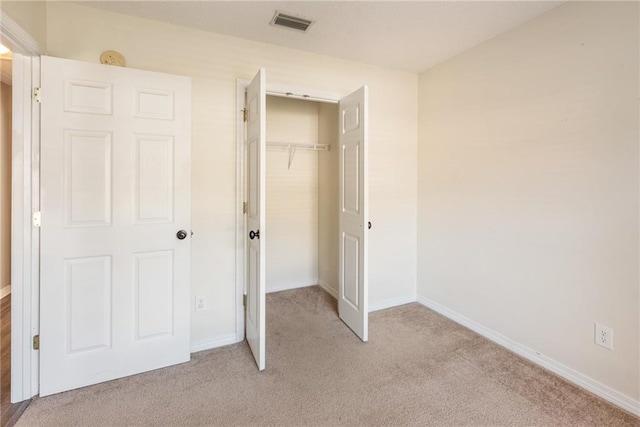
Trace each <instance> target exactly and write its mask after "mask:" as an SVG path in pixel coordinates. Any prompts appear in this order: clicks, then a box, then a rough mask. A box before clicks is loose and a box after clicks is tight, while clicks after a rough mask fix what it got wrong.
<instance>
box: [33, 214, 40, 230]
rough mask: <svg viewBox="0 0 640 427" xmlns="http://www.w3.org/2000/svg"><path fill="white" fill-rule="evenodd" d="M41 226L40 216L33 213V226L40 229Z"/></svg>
mask: <svg viewBox="0 0 640 427" xmlns="http://www.w3.org/2000/svg"><path fill="white" fill-rule="evenodd" d="M41 225H42V216H41V214H40V211H36V212H34V213H33V226H34V227H40V226H41Z"/></svg>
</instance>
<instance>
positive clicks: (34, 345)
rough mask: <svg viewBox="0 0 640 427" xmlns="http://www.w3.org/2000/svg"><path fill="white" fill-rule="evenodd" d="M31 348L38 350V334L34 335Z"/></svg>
mask: <svg viewBox="0 0 640 427" xmlns="http://www.w3.org/2000/svg"><path fill="white" fill-rule="evenodd" d="M33 349H34V350H40V335H35V336H34V337H33Z"/></svg>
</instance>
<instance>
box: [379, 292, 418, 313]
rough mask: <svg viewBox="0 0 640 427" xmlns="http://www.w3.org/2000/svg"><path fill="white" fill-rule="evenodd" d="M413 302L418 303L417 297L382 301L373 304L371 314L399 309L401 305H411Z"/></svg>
mask: <svg viewBox="0 0 640 427" xmlns="http://www.w3.org/2000/svg"><path fill="white" fill-rule="evenodd" d="M412 302H416V297H415V296H413V295H412V296H408V297H399V298H391V299H388V300H384V301H381V302H379V303H377V304H371V305H370V306H369V313H371V312H373V311H378V310H384V309H386V308H391V307H397V306H399V305H405V304H409V303H412Z"/></svg>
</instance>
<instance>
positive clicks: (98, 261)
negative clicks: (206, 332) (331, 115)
mask: <svg viewBox="0 0 640 427" xmlns="http://www.w3.org/2000/svg"><path fill="white" fill-rule="evenodd" d="M42 92H43V103H42V112H41V127H42V137H41V138H42V144H41V210H42V228H41V298H40V303H41V327H40V361H41V366H40V382H41V384H40V395H41V396H45V395H48V394H52V393H57V392H60V391H64V390H70V389H73V388H77V387H82V386H85V385H90V384H95V383H98V382H102V381H108V380H111V379H115V378H120V377H123V376H127V375H131V374H135V373H139V372H144V371H148V370H152V369H157V368H160V367H164V366H169V365H172V364H176V363H181V362H185V361H188V360H189V358H190V355H189V345H190V344H189V343H190V330H189V294H190V289H189V287H190V277H189V274H190V242H189V239H185V240H178V239H177V238H176V232H177V231H178V230H180V229H184V230H189V229H190V200H191V190H190V178H191V172H190V146H191V140H190V139H191V100H190V97H191V84H190V80H189V79H188V78H185V77H179V76H171V75H165V74H159V73H152V72H148V71H141V70H133V69H126V68H120V67H112V66H104V65H98V64H87V63H82V62H77V61H69V60H64V59H58V58H50V57H42ZM44 94H46V95H44Z"/></svg>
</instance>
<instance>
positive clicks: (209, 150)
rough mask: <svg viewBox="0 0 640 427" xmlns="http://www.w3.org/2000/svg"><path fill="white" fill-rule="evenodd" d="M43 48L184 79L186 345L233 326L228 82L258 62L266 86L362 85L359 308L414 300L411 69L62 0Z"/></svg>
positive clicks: (232, 112) (232, 91)
mask: <svg viewBox="0 0 640 427" xmlns="http://www.w3.org/2000/svg"><path fill="white" fill-rule="evenodd" d="M47 17H48V21H47V34H48V40H47V45H48V50H49V52H50V54H51V55H52V56H58V57H64V58H70V59H77V60H82V61H88V62H98V58H99V56H100V53H101V52H103V51H104V50H107V49H112V50H117V51H120V52H121V53H122V54H123V55H124V56H125V57H126V61H127V66H129V67H132V68H140V69H147V70H154V71H162V72H167V73H173V74H181V75H187V76H190V77H191V78H192V82H193V125H192V130H193V143H192V158H193V165H192V195H193V199H192V226H193V230H194V232H195V235H194V238H193V239H192V295H203V296H206V297H207V299H208V305H207V310H205V311H201V312H197V313H192V320H191V323H192V343H193V344H194V345H206V344H207V343H210V342H215V340H217V339H223V338H226V339H228V337H229V336H230V335H231V334H234V333H235V327H236V325H235V280H236V277H235V267H234V266H235V252H234V249H235V215H236V212H235V197H236V195H235V191H236V190H235V179H236V163H235V156H236V108H238V106H236V79H238V78H242V79H249V78H251V77H253V75H254V74H255V73H256V71H257V70H258V68H259V67H265V68H266V69H267V80H268V81H270V82H273V83H280V84H289V85H292V86H297V87H308V88H314V89H317V90H323V91H328V92H338V93H342V94H345V95H346V94H348V93H350V92H352V91H354V90H356V89H358V88H359V87H360V86H362V85H364V84H366V85H368V86H369V89H370V119H371V125H370V135H371V137H370V156H369V159H370V176H371V178H370V211H371V217H372V221H373V223H374V232H373V233H372V234H371V239H370V276H369V277H370V282H369V283H370V305H371V306H373V307H376V306H380V305H384V304H388V303H394V302H397V301H401V300H407V299H411V298H414V297H415V289H416V199H417V172H416V162H415V157H416V153H417V103H418V101H417V86H418V81H417V80H418V79H417V76H416V75H415V74H411V73H405V72H400V71H394V70H389V69H384V68H380V67H374V66H368V65H362V64H358V63H354V62H349V61H343V60H338V59H334V58H331V57H326V56H320V55H315V54H310V53H305V52H301V51H296V50H291V49H285V48H281V47H277V46H272V45H267V44H261V43H257V42H251V41H246V40H241V39H237V38H233V37H227V36H221V35H217V34H213V33H207V32H203V31H196V30H191V29H187V28H182V27H178V26H172V25H167V24H162V23H156V22H152V21H147V20H142V19H138V18H132V17H126V16H123V15H117V14H111V13H106V12H103V11H99V10H96V9H91V8H87V7H83V6H78V5H74V4H67V3H57V2H53V3H49V4H48V11H47Z"/></svg>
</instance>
